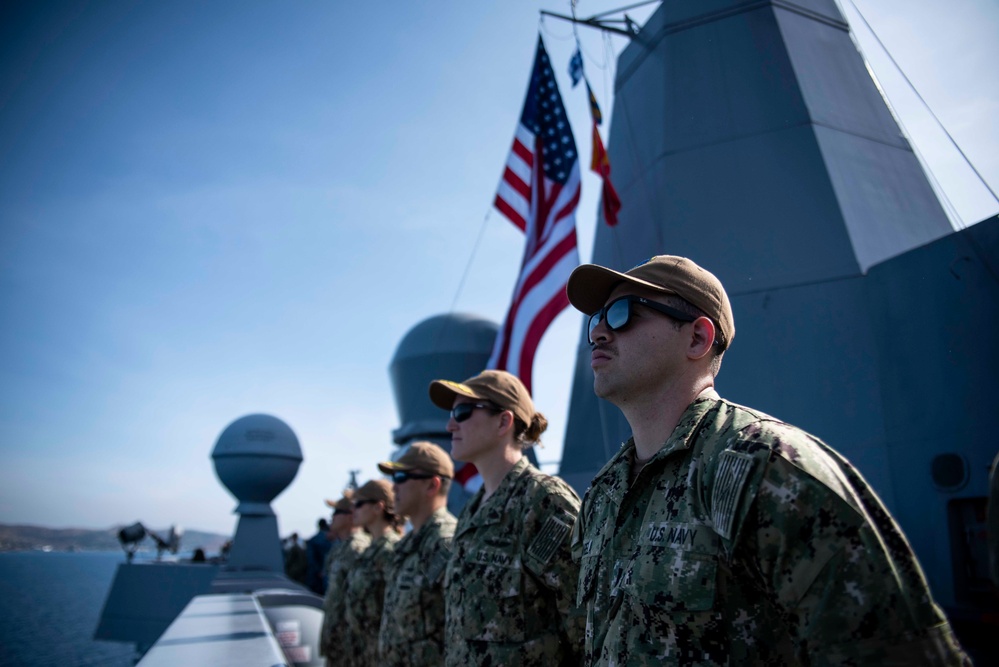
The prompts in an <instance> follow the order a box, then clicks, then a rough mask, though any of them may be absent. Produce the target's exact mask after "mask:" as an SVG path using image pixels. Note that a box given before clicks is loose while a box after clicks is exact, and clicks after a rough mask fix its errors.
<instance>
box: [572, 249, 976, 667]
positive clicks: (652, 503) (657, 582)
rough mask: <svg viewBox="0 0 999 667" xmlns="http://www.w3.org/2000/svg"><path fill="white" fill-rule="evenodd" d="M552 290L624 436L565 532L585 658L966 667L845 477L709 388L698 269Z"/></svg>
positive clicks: (866, 496)
mask: <svg viewBox="0 0 999 667" xmlns="http://www.w3.org/2000/svg"><path fill="white" fill-rule="evenodd" d="M567 292H568V296H569V301H570V302H571V303H572V305H573V306H575V307H576V308H577V309H579V310H581V311H582V312H584V313H586V314H588V315H590V321H589V341H590V344H591V345H592V347H593V352H592V355H591V366H592V368H593V375H594V380H593V389H594V391H595V392H596V394H597V396H600V397H602V398H605V399H607V400H608V401H610V402H611V403H613V404H614V405H616V406H618V407H619V408H620V409H621V411H622V412H623V413H624V415H625V417H626V418H627V419H628V423H629V425H630V426H631V429H632V433H633V437H632V439H630V440H629V441H628V442H627V443H625V444H624V445H623V446H622V447H621V450H620V451H619V452H618V453H617V454H616V455H615V456H614V457H613V458H611V460H610V462H609V463H608V464H607V465H606V466H604V468H603V470H601V471H600V472H599V473H598V474H597V476H596V478H595V479H594V480H593V483H592V484H591V486H590V488H589V490H588V491H587V492H586V497H585V499H584V500H583V508H582V510H581V512H580V515H579V521H578V522H577V524H576V529H575V532H574V536H573V550H574V553H575V555H576V556H577V557H579V558H580V559H581V562H582V566H581V569H580V579H579V601H580V603H581V604H582V605H584V606H585V609H586V612H587V627H586V664H589V665H624V664H627V665H694V664H698V665H700V664H733V665H736V664H738V665H742V664H770V665H777V664H779V665H798V664H814V665H888V664H891V665H960V664H970V663H969V661H968V659H967V657H966V656H965V655H964V653H963V652H962V650H961V647H960V646H959V645H958V643H957V641H956V640H955V638H954V635H953V632H952V631H951V628H950V625H949V624H948V623H947V620H946V618H945V617H944V615H943V612H942V611H941V610H940V608H939V607H937V605H936V604H934V602H933V599H932V597H931V595H930V591H929V588H928V587H927V584H926V580H925V578H924V577H923V573H922V570H921V569H920V567H919V563H918V562H917V561H916V557H915V555H914V554H913V553H912V550H911V548H910V547H909V544H908V542H907V541H906V539H905V536H904V535H903V534H902V531H901V530H900V529H899V527H898V525H897V524H896V523H895V521H894V520H893V519H892V517H891V515H890V514H888V511H887V510H886V509H885V507H884V505H883V504H882V503H881V500H880V499H879V498H878V497H877V495H876V494H875V493H874V491H873V490H872V489H871V488H870V487H869V486H868V485H867V483H866V482H865V481H864V479H863V477H861V475H860V473H859V472H857V470H856V469H854V468H853V467H852V466H851V465H850V464H849V462H847V460H846V459H844V458H843V457H842V456H840V455H839V454H837V453H836V452H835V451H833V450H832V449H830V448H829V447H828V446H826V445H825V444H824V443H822V442H821V441H819V440H818V439H816V438H814V437H813V436H811V435H809V434H807V433H805V432H804V431H801V430H800V429H797V428H795V427H793V426H791V425H789V424H785V423H784V422H781V421H779V420H777V419H774V418H773V417H770V416H768V415H765V414H763V413H761V412H758V411H755V410H750V409H748V408H744V407H742V406H739V405H735V404H733V403H730V402H728V401H726V400H724V399H722V398H720V397H719V396H718V394H717V393H715V390H714V388H713V387H714V378H715V375H717V373H718V370H719V368H720V366H721V360H722V355H723V353H724V352H725V350H727V349H728V347H729V345H730V344H731V343H732V339H733V337H734V335H735V325H734V323H733V318H732V309H731V306H730V305H729V299H728V295H727V294H726V293H725V289H724V288H723V287H722V285H721V283H720V282H719V281H718V279H717V278H716V277H715V276H714V275H712V274H711V273H709V272H707V271H705V270H704V269H702V268H701V267H699V266H697V265H696V264H695V263H694V262H692V261H690V260H689V259H685V258H682V257H672V256H666V255H663V256H659V257H653V258H652V259H651V260H649V261H648V262H646V263H644V264H641V265H639V266H637V267H635V268H633V269H631V270H630V271H628V272H627V273H626V274H623V273H618V272H617V271H612V270H610V269H607V268H604V267H601V266H595V265H592V264H589V265H584V266H580V267H578V268H577V269H576V270H575V271H574V272H573V273H572V276H571V277H570V278H569V283H568V286H567ZM833 352H834V351H833Z"/></svg>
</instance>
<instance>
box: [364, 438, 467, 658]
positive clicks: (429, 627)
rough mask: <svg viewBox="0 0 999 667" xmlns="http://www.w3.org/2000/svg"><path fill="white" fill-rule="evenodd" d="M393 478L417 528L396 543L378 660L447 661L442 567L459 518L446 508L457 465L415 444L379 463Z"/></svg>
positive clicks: (402, 507) (398, 499)
mask: <svg viewBox="0 0 999 667" xmlns="http://www.w3.org/2000/svg"><path fill="white" fill-rule="evenodd" d="M378 468H379V470H381V471H382V472H383V473H385V474H387V475H391V477H392V490H393V492H394V493H395V507H396V511H397V512H398V513H399V514H400V515H403V516H406V517H408V518H409V522H410V524H411V525H412V527H413V529H412V531H410V532H409V534H407V535H406V536H405V537H403V538H402V539H401V540H399V542H398V543H397V544H396V545H395V552H394V554H393V559H392V565H391V568H390V571H389V575H388V578H387V583H386V586H385V602H384V606H383V609H382V624H381V631H380V632H379V635H378V655H379V660H378V664H379V665H381V666H382V667H436V666H439V665H443V664H444V590H443V583H444V569H445V567H446V566H447V561H448V559H449V558H450V556H451V538H452V537H453V536H454V527H455V524H456V523H457V520H456V519H455V518H454V515H453V514H451V513H450V512H448V511H447V494H448V489H450V488H451V479H452V478H453V477H454V463H452V462H451V457H450V456H449V455H448V453H447V452H445V451H444V450H443V449H441V448H440V447H438V446H437V445H435V444H433V443H431V442H414V443H412V444H411V445H409V447H408V448H407V449H406V451H405V453H403V455H402V456H401V457H399V460H398V461H387V462H385V463H379V464H378Z"/></svg>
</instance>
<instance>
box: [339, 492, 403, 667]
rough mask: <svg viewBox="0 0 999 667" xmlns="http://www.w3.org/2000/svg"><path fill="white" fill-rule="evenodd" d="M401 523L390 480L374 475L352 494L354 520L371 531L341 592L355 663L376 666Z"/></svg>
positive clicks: (353, 662)
mask: <svg viewBox="0 0 999 667" xmlns="http://www.w3.org/2000/svg"><path fill="white" fill-rule="evenodd" d="M400 523H401V522H400V520H399V517H398V516H397V515H396V513H395V496H394V494H393V493H392V485H391V484H389V482H387V481H385V480H384V479H373V480H371V481H370V482H367V483H365V484H364V485H363V486H362V487H361V488H359V489H358V490H357V492H356V493H355V494H354V524H355V525H358V526H360V527H362V528H364V530H366V531H367V532H368V533H369V534H370V535H371V545H370V546H369V547H368V548H367V549H365V550H364V551H363V552H362V553H361V554H360V555H359V556H358V557H357V561H356V562H355V563H354V567H352V568H351V569H350V571H349V572H347V590H346V594H345V595H344V602H345V604H346V608H347V613H346V614H345V616H346V619H347V632H348V633H349V634H350V635H351V637H350V641H351V643H352V645H351V647H350V648H351V652H352V655H351V656H350V657H349V658H348V659H349V660H350V661H351V664H352V665H357V666H358V667H378V630H379V628H380V626H381V623H382V602H383V601H384V599H385V582H386V578H387V576H388V569H389V566H390V565H391V563H392V552H393V551H394V549H395V545H396V542H398V541H399V537H400V533H399V527H400V526H399V524H400Z"/></svg>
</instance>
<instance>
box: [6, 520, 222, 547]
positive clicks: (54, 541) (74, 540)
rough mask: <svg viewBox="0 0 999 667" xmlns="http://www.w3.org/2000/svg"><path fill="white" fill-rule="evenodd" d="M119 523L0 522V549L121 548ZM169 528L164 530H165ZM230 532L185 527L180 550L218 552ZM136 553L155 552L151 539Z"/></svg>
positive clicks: (165, 531) (164, 531)
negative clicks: (65, 525) (48, 525)
mask: <svg viewBox="0 0 999 667" xmlns="http://www.w3.org/2000/svg"><path fill="white" fill-rule="evenodd" d="M121 528H122V526H112V527H111V528H105V529H103V530H91V529H86V528H46V527H44V526H31V525H9V524H0V553H12V552H26V551H39V552H46V551H48V552H84V551H85V552H115V551H121V545H120V544H119V542H118V531H119V530H120V529H121ZM167 532H168V530H163V531H162V533H163V534H166V533H167ZM229 539H230V536H229V535H220V534H218V533H209V532H205V531H200V530H189V531H185V532H184V534H183V536H182V537H181V542H180V544H181V550H182V551H191V550H193V549H196V548H199V547H200V548H201V549H203V550H204V551H205V552H206V553H209V554H210V553H217V552H218V551H219V549H220V548H221V547H222V544H223V543H225V542H226V541H227V540H229ZM138 551H139V553H155V552H156V549H155V547H153V546H152V543H151V542H150V543H149V545H148V546H147V545H142V546H141V547H140V548H139V550H138Z"/></svg>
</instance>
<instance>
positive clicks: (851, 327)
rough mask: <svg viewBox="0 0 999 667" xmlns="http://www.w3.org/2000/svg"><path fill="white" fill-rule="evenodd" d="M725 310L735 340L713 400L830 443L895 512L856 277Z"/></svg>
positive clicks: (741, 301)
mask: <svg viewBox="0 0 999 667" xmlns="http://www.w3.org/2000/svg"><path fill="white" fill-rule="evenodd" d="M732 308H733V312H734V315H735V321H736V332H737V333H736V338H735V342H734V343H733V345H732V349H731V350H730V351H729V352H727V353H726V354H725V358H724V360H723V362H722V368H721V373H720V374H719V375H718V390H719V393H720V394H721V395H722V396H724V397H725V398H728V399H729V400H732V401H735V402H737V403H743V404H745V405H747V406H749V407H751V408H754V409H757V410H762V411H764V412H767V413H769V414H771V415H773V416H775V417H777V418H779V419H782V420H784V421H787V422H789V423H792V424H794V425H795V426H798V427H800V428H803V429H805V430H806V431H808V432H810V433H812V434H814V435H816V436H817V437H819V438H821V439H822V440H824V441H825V442H826V443H828V444H830V445H832V446H833V447H834V448H835V449H837V450H838V451H839V452H841V453H842V454H843V455H845V456H846V457H847V458H849V459H850V460H851V461H853V462H854V464H855V465H857V467H858V468H860V469H861V470H863V471H864V474H865V475H866V476H867V479H868V481H870V482H871V484H872V485H873V486H874V488H875V489H876V490H877V491H878V493H879V494H881V496H882V498H883V499H884V500H885V502H886V503H887V504H888V505H889V507H890V508H891V507H893V506H894V486H893V479H892V473H891V471H890V469H889V466H888V462H887V460H886V457H885V453H884V450H883V445H882V443H883V442H884V440H885V431H884V410H883V406H882V404H881V394H880V392H879V381H878V380H879V358H878V354H877V353H878V349H877V344H876V340H875V333H874V330H873V328H872V326H871V323H870V322H869V321H868V318H867V295H866V293H865V291H864V284H863V278H860V277H858V278H850V279H844V280H837V281H829V282H825V283H815V284H811V285H803V286H798V287H790V288H785V289H775V290H768V291H766V292H761V293H757V294H750V295H745V296H739V297H735V298H734V299H733V300H732Z"/></svg>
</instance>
